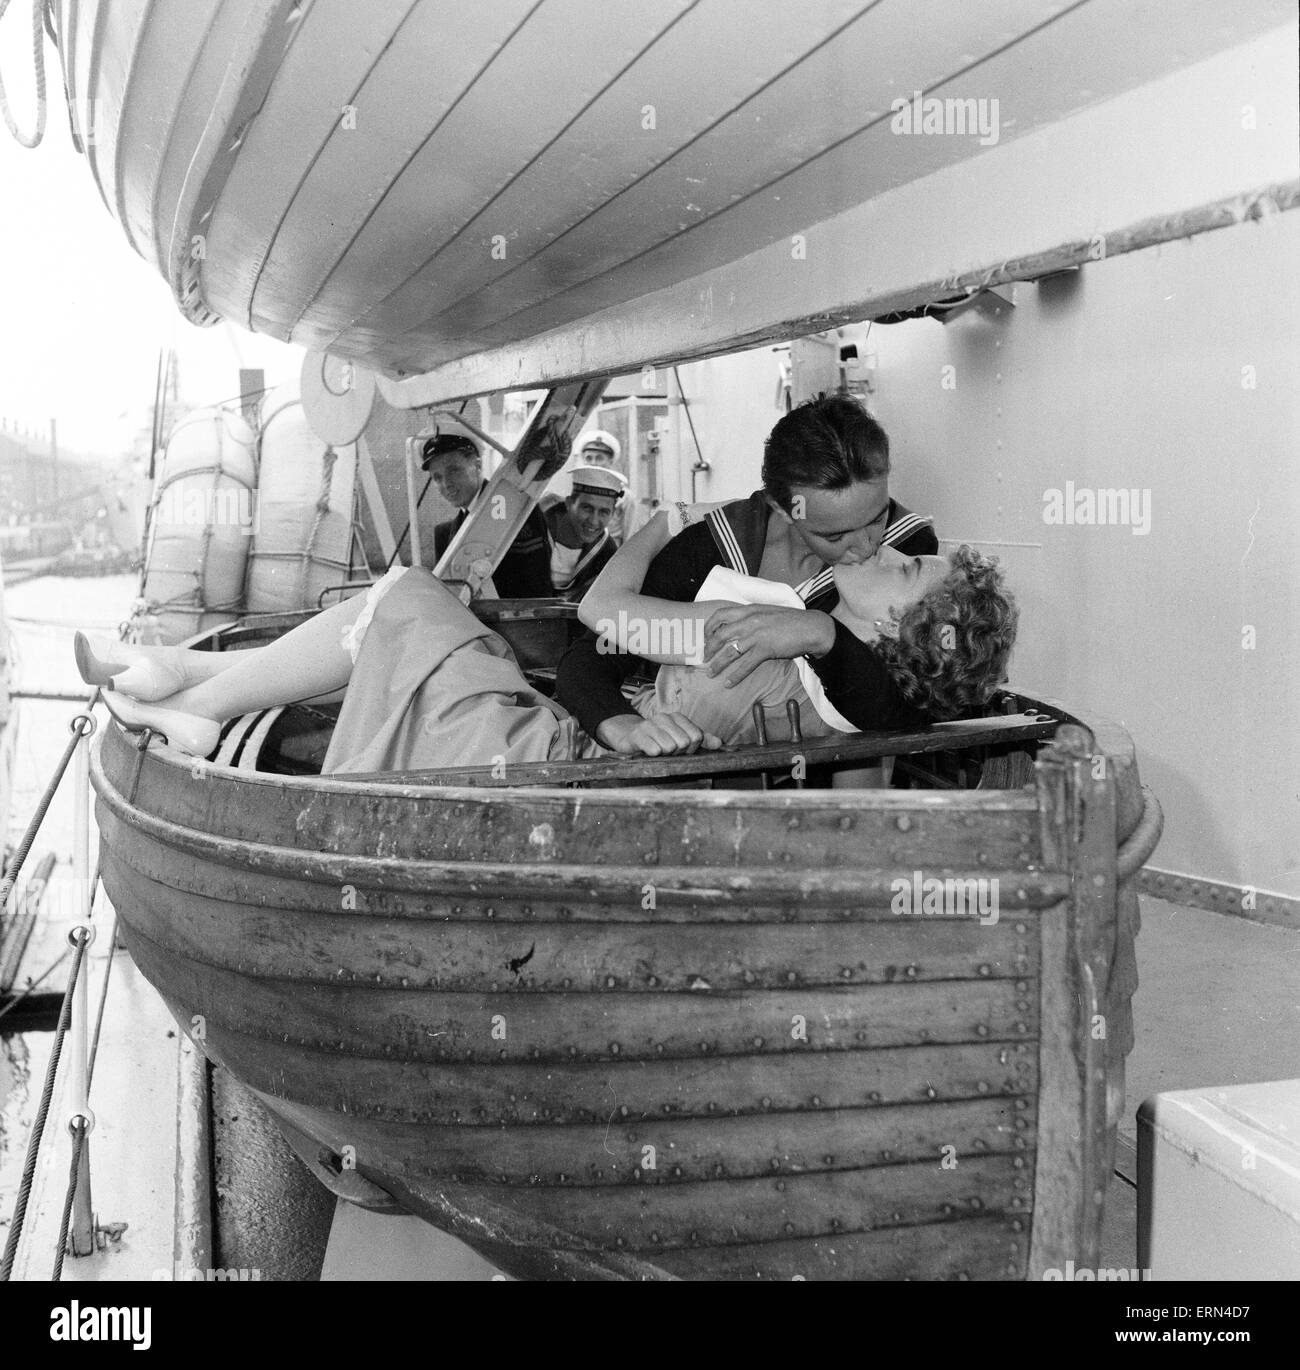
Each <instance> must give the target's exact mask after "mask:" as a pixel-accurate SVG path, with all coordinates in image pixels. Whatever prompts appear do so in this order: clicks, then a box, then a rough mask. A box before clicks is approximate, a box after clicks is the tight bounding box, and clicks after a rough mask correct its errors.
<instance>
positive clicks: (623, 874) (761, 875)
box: [96, 780, 1070, 924]
mask: <svg viewBox="0 0 1300 1370" xmlns="http://www.w3.org/2000/svg"><path fill="white" fill-rule="evenodd" d="M110 784H111V782H107V783H106V784H105V785H104V786H103V787H101V785H100V784H99V783H98V780H97V783H96V790H97V792H98V793H99V796H100V799H101V800H102V801H103V802H104V803H105V805H106V806H107V807H108V809H109V811H110V813H112V814H113V816H114V817H115V818H116V819H118V820H119V821H121V822H123V823H128V824H129V825H130V826H131V827H132V829H133V830H134V831H135V832H140V833H145V834H147V835H148V836H149V837H150V838H152V839H153V840H155V841H158V842H161V843H163V844H165V845H166V846H169V847H171V848H173V849H177V850H181V851H187V852H188V853H190V854H191V855H200V856H204V857H212V856H214V855H216V856H218V857H219V856H220V855H221V854H222V853H223V852H228V853H230V854H231V855H232V856H237V857H238V861H237V862H235V861H231V862H229V863H228V864H232V865H233V864H238V865H239V866H241V867H242V868H244V869H253V870H256V871H257V872H258V873H259V874H265V873H268V872H269V873H273V874H274V873H282V874H287V875H289V876H291V877H292V878H293V879H294V880H295V881H298V882H304V883H311V884H327V885H329V884H339V883H340V882H342V883H344V884H351V885H355V884H357V883H359V882H360V883H362V884H364V885H366V887H367V888H391V887H394V886H396V887H397V888H399V889H406V890H412V891H423V890H427V889H429V888H430V886H431V885H436V887H437V888H438V891H439V893H442V894H447V895H452V894H457V895H462V894H463V895H471V894H485V893H490V894H492V895H493V896H495V897H504V896H505V895H507V894H508V893H509V892H511V891H517V892H519V893H521V894H524V895H528V896H531V897H533V898H539V897H542V898H544V897H546V896H547V895H549V894H562V895H563V898H564V900H565V902H566V904H567V903H596V902H599V901H600V900H601V899H603V898H604V897H605V890H607V889H608V887H609V886H611V885H617V884H624V885H627V886H629V887H632V888H640V886H642V885H644V884H645V882H646V880H647V879H649V878H651V877H653V881H654V886H655V893H656V897H657V898H664V899H671V900H673V901H674V902H676V901H678V900H681V901H687V900H689V901H692V902H697V903H698V902H706V901H707V902H710V903H716V904H719V905H724V906H725V905H726V904H727V903H728V902H729V901H730V900H731V899H732V898H734V897H735V896H736V895H746V896H748V897H750V898H755V897H760V896H769V897H772V898H774V899H792V898H799V899H802V900H805V901H806V900H807V897H808V895H809V894H813V895H814V896H815V902H818V903H824V904H826V905H828V906H831V907H834V906H836V905H838V904H841V903H843V904H846V905H848V904H852V905H854V906H858V907H861V906H862V905H863V904H864V903H868V902H869V899H870V895H869V893H868V891H869V890H870V884H869V883H867V884H864V881H863V872H862V871H861V870H858V871H854V872H851V873H850V874H847V875H844V876H839V877H837V876H836V875H835V874H833V873H832V874H827V872H826V871H824V870H823V869H822V868H821V867H817V868H815V869H813V868H806V869H804V870H783V869H780V868H775V867H770V866H766V865H758V866H755V865H747V866H704V865H700V866H691V865H686V864H682V865H677V866H670V865H663V866H660V865H655V866H645V865H642V866H627V865H603V864H599V863H593V862H563V863H561V862H555V863H546V862H540V861H539V862H536V863H523V862H517V861H483V860H478V859H474V858H471V859H469V860H462V861H456V860H438V859H436V858H435V859H430V858H427V857H424V858H422V857H413V856H404V855H401V854H399V853H393V854H392V855H389V856H372V855H370V854H368V853H347V852H321V851H315V850H311V849H307V848H303V847H281V846H272V845H270V844H269V843H264V842H250V841H247V840H244V839H241V838H222V837H221V836H219V835H214V834H210V833H202V832H200V831H199V830H198V829H195V828H185V827H182V826H181V825H179V824H172V823H168V822H167V820H165V819H160V818H157V817H155V816H154V815H153V814H150V813H148V812H147V811H145V810H143V809H140V808H137V807H135V806H134V805H130V804H128V803H126V801H125V800H124V799H123V798H122V796H121V794H120V793H119V792H118V791H116V790H112V792H111V797H110V794H109V793H107V792H106V791H107V790H108V786H109V785H110ZM308 861H310V862H311V863H312V866H313V869H312V870H311V871H310V872H306V871H304V869H303V868H304V864H305V863H306V862H308ZM126 864H128V865H129V864H130V863H129V862H128V863H126ZM132 869H136V867H134V866H132ZM939 869H940V868H935V872H936V873H938V870H939ZM942 869H943V870H945V871H950V870H955V869H956V868H955V867H949V866H945V867H943V868H942ZM138 873H139V874H141V875H144V876H146V878H149V879H153V878H155V877H153V876H150V875H148V874H147V873H146V872H143V871H140V872H138ZM980 874H981V875H988V876H989V877H990V878H991V877H992V876H1007V877H1009V878H1008V879H1007V883H1008V885H1009V886H1012V887H1014V886H1015V885H1017V884H1018V885H1020V886H1021V887H1023V886H1026V885H1029V884H1033V885H1036V886H1038V888H1037V889H1035V890H1034V892H1033V894H1032V895H1031V896H1029V897H1026V898H1024V899H1023V900H1019V899H1017V900H1014V901H1013V902H1012V905H1011V906H1012V907H1016V908H1020V907H1024V908H1027V909H1045V908H1051V907H1052V906H1053V905H1054V904H1057V903H1059V902H1060V901H1061V900H1062V899H1063V898H1066V897H1067V896H1068V895H1069V891H1070V881H1069V877H1068V876H1067V875H1065V874H1063V873H1062V872H1060V871H1045V870H1041V869H1038V868H1037V867H1030V868H1027V869H1026V870H1023V871H1018V870H1012V871H1003V872H998V871H992V872H986V871H984V870H981V872H980ZM366 877H369V879H367V878H366ZM435 877H436V878H435ZM494 877H495V878H496V879H499V881H500V883H494ZM881 878H882V879H883V878H884V877H881ZM597 880H599V881H600V883H601V885H602V886H603V887H604V888H598V887H597V885H596V881H597ZM539 882H542V883H543V884H544V885H545V886H547V888H545V889H542V890H540V891H539V889H538V885H539ZM880 899H881V902H882V903H884V904H887V903H888V896H887V894H886V893H885V891H884V890H883V889H882V891H881V893H880ZM339 912H340V913H355V912H357V910H343V909H340V910H339ZM375 916H379V917H388V918H392V917H395V916H407V917H409V916H411V915H409V914H407V915H394V914H392V913H391V912H389V911H384V912H383V913H377V914H376V915H375ZM501 921H502V923H508V922H510V921H513V920H509V919H502V920H501ZM518 921H520V922H521V923H524V924H527V923H538V922H545V921H547V920H545V919H539V918H537V917H534V918H532V919H520V920H518ZM566 921H567V920H566ZM601 921H604V920H601ZM647 921H653V920H647ZM719 921H730V920H719ZM953 921H961V920H960V919H954V920H953Z"/></svg>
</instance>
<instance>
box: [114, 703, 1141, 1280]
mask: <svg viewBox="0 0 1300 1370" xmlns="http://www.w3.org/2000/svg"><path fill="white" fill-rule="evenodd" d="M999 708H1000V709H1005V710H1010V711H1012V712H1010V713H1000V714H999V716H997V717H990V718H989V719H987V720H983V721H981V720H972V721H968V722H967V723H966V724H965V725H963V727H964V731H962V730H958V731H957V732H954V733H951V734H950V736H949V742H948V744H947V747H946V748H943V747H937V746H936V739H935V737H934V736H933V733H934V732H935V731H938V730H923V731H924V733H925V735H924V736H921V737H914V736H912V735H906V734H878V735H871V734H863V735H860V736H857V737H854V738H851V739H844V740H833V741H832V742H830V743H829V744H827V743H820V742H819V743H806V744H802V745H801V746H799V745H796V744H794V743H787V744H785V745H784V748H782V747H781V745H780V744H769V746H768V747H767V748H762V747H753V748H738V749H736V750H735V751H734V752H731V753H728V754H726V755H725V756H723V757H720V758H715V759H714V760H713V771H712V773H709V772H708V771H707V759H701V758H699V757H684V758H660V759H657V760H656V761H655V762H653V763H647V762H640V761H634V760H623V759H620V760H616V761H609V762H604V763H594V764H592V763H588V764H587V765H586V766H585V767H584V766H579V765H577V764H576V763H574V764H573V767H572V769H573V775H572V777H571V778H569V779H568V780H567V781H566V778H565V774H564V772H565V767H564V766H563V765H550V766H545V767H537V768H535V769H536V771H537V772H538V773H537V774H535V775H530V774H527V772H528V771H529V769H530V768H526V767H521V768H517V773H516V774H515V775H514V780H515V783H514V784H513V785H511V786H508V787H505V788H499V787H494V786H493V783H492V780H491V777H484V776H480V777H474V776H472V775H471V776H466V775H465V773H463V772H462V773H458V774H455V775H453V774H445V773H444V774H439V773H412V774H409V775H404V776H397V777H387V778H380V777H375V778H370V779H360V780H359V779H356V778H353V777H348V778H331V777H322V776H283V775H274V774H267V773H256V772H247V771H241V770H236V769H232V768H229V767H224V766H215V765H212V764H210V763H206V762H194V761H193V760H192V759H191V758H188V757H186V756H184V755H182V754H181V753H178V752H176V751H174V750H172V749H170V748H169V747H166V746H160V745H158V744H157V743H156V742H155V743H154V744H152V745H150V746H148V747H147V748H145V749H143V750H142V749H141V748H140V747H139V745H138V739H132V738H129V737H127V736H126V735H125V734H124V733H122V732H121V730H120V729H118V728H117V727H116V726H115V725H113V726H110V727H109V729H108V730H107V732H106V734H105V736H104V738H103V741H102V744H101V746H100V749H99V751H98V752H97V754H96V757H95V761H94V766H93V778H94V783H95V787H96V790H97V794H98V801H97V814H98V821H99V825H100V831H101V835H102V850H103V855H102V860H103V875H104V881H105V885H106V888H107V890H108V892H109V894H110V896H111V897H112V900H113V903H114V905H115V906H116V908H117V910H118V914H119V918H120V920H121V925H122V933H123V937H124V939H125V941H126V944H127V946H128V947H129V949H130V951H131V954H132V955H133V957H134V958H135V959H136V961H137V963H138V964H139V966H140V968H141V970H142V971H143V973H144V974H145V976H146V977H147V978H148V979H149V980H150V981H151V982H152V983H153V984H154V985H155V986H157V988H158V989H159V991H160V992H161V993H162V995H163V997H164V998H165V999H166V1001H167V1003H168V1004H169V1006H170V1007H171V1009H172V1011H173V1013H174V1014H175V1015H176V1017H177V1019H178V1021H179V1022H180V1024H181V1025H182V1026H183V1027H184V1028H185V1029H186V1030H187V1031H189V1032H190V1033H191V1034H192V1035H194V1036H195V1038H196V1039H198V1040H201V1042H202V1045H203V1047H204V1049H205V1050H206V1052H207V1053H208V1055H209V1056H210V1057H211V1058H212V1059H213V1060H215V1061H217V1062H220V1063H221V1064H222V1065H224V1066H225V1067H227V1068H228V1069H229V1070H230V1071H231V1072H232V1073H233V1074H234V1075H235V1076H236V1077H237V1078H239V1079H240V1080H242V1081H243V1082H244V1083H245V1084H247V1085H249V1086H250V1087H251V1088H252V1089H253V1090H254V1091H255V1092H256V1093H257V1095H258V1097H259V1098H260V1099H261V1101H262V1102H263V1103H264V1104H265V1106H266V1107H267V1108H268V1109H269V1110H270V1112H271V1113H272V1115H273V1116H274V1117H275V1118H276V1120H277V1122H278V1124H279V1125H280V1127H281V1129H282V1131H283V1132H284V1134H285V1136H286V1137H287V1138H288V1139H289V1141H290V1142H291V1144H292V1145H293V1146H294V1147H295V1149H296V1150H297V1151H298V1153H299V1155H300V1156H301V1157H302V1159H303V1160H304V1161H305V1162H306V1163H307V1165H308V1166H309V1168H310V1169H311V1170H312V1171H313V1172H314V1173H315V1174H316V1175H317V1176H318V1177H319V1178H320V1179H322V1180H323V1181H324V1182H325V1183H326V1184H328V1185H329V1186H330V1187H331V1188H332V1189H333V1190H334V1191H335V1192H336V1193H337V1194H339V1195H341V1196H342V1197H345V1198H348V1199H350V1200H352V1201H353V1202H358V1203H361V1204H363V1205H365V1206H370V1207H378V1208H393V1209H397V1210H401V1211H406V1212H410V1213H414V1214H417V1215H419V1216H420V1217H422V1218H424V1219H425V1220H427V1221H429V1222H430V1223H432V1224H434V1225H435V1226H438V1227H440V1228H443V1229H444V1230H446V1231H449V1232H451V1233H453V1234H454V1235H456V1236H458V1237H460V1238H461V1239H463V1240H464V1241H466V1242H467V1243H468V1244H470V1245H471V1246H472V1247H474V1248H475V1249H476V1250H478V1251H479V1252H481V1253H482V1254H483V1255H484V1256H486V1257H487V1258H488V1259H489V1260H491V1261H493V1262H494V1263H495V1264H496V1265H497V1266H499V1267H500V1268H501V1269H502V1270H505V1271H507V1272H509V1273H512V1274H514V1275H517V1276H520V1277H523V1278H561V1279H664V1278H669V1279H671V1278H687V1279H795V1278H805V1279H820V1278H833V1279H898V1278H925V1279H942V1278H971V1279H1033V1278H1041V1277H1042V1276H1043V1274H1044V1272H1046V1271H1049V1270H1051V1269H1053V1268H1056V1269H1062V1268H1064V1266H1065V1262H1066V1261H1067V1260H1073V1261H1074V1262H1075V1265H1076V1267H1080V1266H1092V1267H1094V1268H1095V1266H1096V1263H1097V1262H1096V1256H1097V1251H1098V1242H1099V1238H1100V1224H1101V1217H1102V1198H1103V1195H1104V1193H1105V1191H1106V1189H1107V1182H1108V1178H1109V1168H1110V1163H1111V1156H1112V1151H1113V1144H1114V1122H1115V1115H1114V1111H1113V1109H1112V1110H1111V1111H1110V1112H1108V1108H1107V1089H1108V1085H1109V1088H1110V1093H1111V1099H1112V1102H1113V1101H1114V1100H1115V1099H1116V1098H1117V1097H1118V1098H1122V1093H1123V1084H1122V1080H1123V1062H1124V1054H1125V1053H1126V1052H1127V1050H1128V1045H1129V1040H1130V1037H1129V1026H1128V1021H1129V1020H1128V997H1129V995H1130V994H1131V992H1132V988H1133V985H1134V983H1135V977H1134V975H1133V974H1132V953H1133V945H1132V944H1133V936H1134V934H1135V932H1136V927H1137V905H1136V893H1135V876H1136V872H1137V870H1138V869H1139V867H1140V866H1141V864H1142V863H1143V861H1145V859H1146V857H1147V856H1148V855H1149V853H1150V850H1151V849H1152V848H1153V847H1154V845H1155V841H1156V840H1157V838H1158V834H1159V822H1160V820H1159V809H1158V806H1157V805H1156V804H1155V801H1154V799H1152V798H1151V797H1150V796H1149V794H1147V793H1146V792H1144V791H1143V789H1142V787H1141V785H1140V782H1139V778H1138V772H1137V766H1136V762H1135V759H1134V754H1133V747H1132V743H1131V741H1130V740H1129V738H1128V736H1127V734H1126V733H1125V732H1124V731H1123V730H1122V729H1120V728H1118V727H1116V726H1114V725H1112V724H1109V723H1105V722H1102V721H1100V720H1095V719H1086V718H1080V717H1077V716H1073V715H1069V714H1066V713H1065V712H1064V711H1063V710H1061V709H1060V708H1059V707H1057V706H1054V705H1050V704H1047V703H1044V702H1041V701H1037V702H1036V701H1031V700H1029V699H1028V698H1027V697H1025V696H1014V695H1008V696H1005V697H1004V698H1003V699H1002V700H1001V701H1000V703H999ZM818 746H821V747H822V748H823V749H824V750H823V754H822V756H821V757H820V758H819V756H818V754H817V753H816V752H814V751H813V749H814V748H815V747H818ZM774 752H775V753H781V755H780V756H779V757H778V756H777V755H774ZM805 753H809V754H810V757H809V759H810V761H811V766H810V769H809V771H808V774H809V777H810V779H816V778H818V777H820V778H821V779H822V781H823V782H824V781H825V777H826V775H827V773H828V770H830V769H833V768H834V767H837V766H845V765H850V764H852V763H854V762H856V763H857V764H862V763H863V762H864V761H866V760H867V759H869V758H871V757H874V756H880V755H886V754H895V753H898V754H900V755H901V756H902V757H904V758H905V759H906V760H907V761H908V762H909V763H910V762H915V763H917V764H918V765H924V764H925V763H926V761H927V758H928V759H929V760H931V761H934V760H939V761H940V762H951V761H953V760H954V758H955V757H956V756H957V755H958V754H959V755H960V759H961V760H962V763H963V764H962V765H961V766H960V767H955V766H947V767H946V769H947V770H948V772H949V774H950V775H957V776H958V777H961V779H959V780H958V781H957V782H953V781H952V780H949V782H948V783H949V784H950V785H952V786H953V787H952V788H947V789H942V790H931V789H921V788H914V789H893V790H848V789H831V788H820V789H819V788H804V789H802V790H797V789H794V788H793V787H792V786H791V784H790V779H789V776H790V771H791V769H792V768H791V761H792V758H793V757H794V756H795V755H796V754H798V755H803V754H805ZM601 765H604V766H605V767H606V768H607V770H608V774H606V775H605V776H604V777H603V781H604V783H602V777H601V776H600V775H599V774H596V773H595V772H597V771H598V770H599V767H600V766H601ZM643 765H645V766H647V768H648V769H650V770H653V771H654V772H655V775H654V776H652V777H648V778H650V779H651V780H652V781H654V782H656V783H652V784H648V785H641V784H635V783H633V782H634V781H635V780H636V779H637V777H638V768H639V767H641V766H643ZM702 766H704V767H705V768H706V769H705V770H702V769H701V768H702ZM674 768H677V769H679V770H680V771H681V772H682V774H681V775H679V776H678V777H673V776H672V774H671V772H672V771H673V770H674ZM943 769H945V766H944V765H940V766H938V767H937V768H936V771H935V776H936V781H938V774H939V771H940V770H943ZM760 776H765V777H766V778H767V783H770V784H773V785H774V788H770V789H763V788H746V786H755V785H759V784H761V783H762V781H761V779H760ZM476 778H477V779H478V780H479V781H480V782H481V783H474V781H475V779H476ZM467 782H468V783H467ZM530 782H538V783H530ZM1021 782H1027V783H1021ZM927 881H928V882H930V885H929V886H928V888H930V889H931V890H938V889H944V890H949V889H950V890H961V889H965V890H967V891H968V892H970V891H974V890H979V891H982V892H984V893H986V894H987V893H989V892H992V894H993V896H994V897H993V902H992V905H991V906H990V904H989V902H988V901H987V900H986V902H985V903H984V905H983V906H982V907H981V906H980V905H978V904H977V903H975V902H974V896H973V894H972V903H970V904H964V905H963V904H961V903H960V902H958V903H952V902H949V903H943V902H942V899H941V897H940V896H938V895H936V897H935V902H934V903H933V904H932V905H925V904H924V902H922V905H921V907H920V908H911V907H905V906H906V905H907V904H908V901H909V899H910V898H911V896H912V893H913V892H917V891H920V890H923V889H925V888H927V885H926V882H927ZM945 882H947V883H945ZM958 882H963V883H960V884H959V883H958ZM964 882H972V883H971V884H969V885H966V884H965V883H964ZM990 908H991V912H990Z"/></svg>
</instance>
